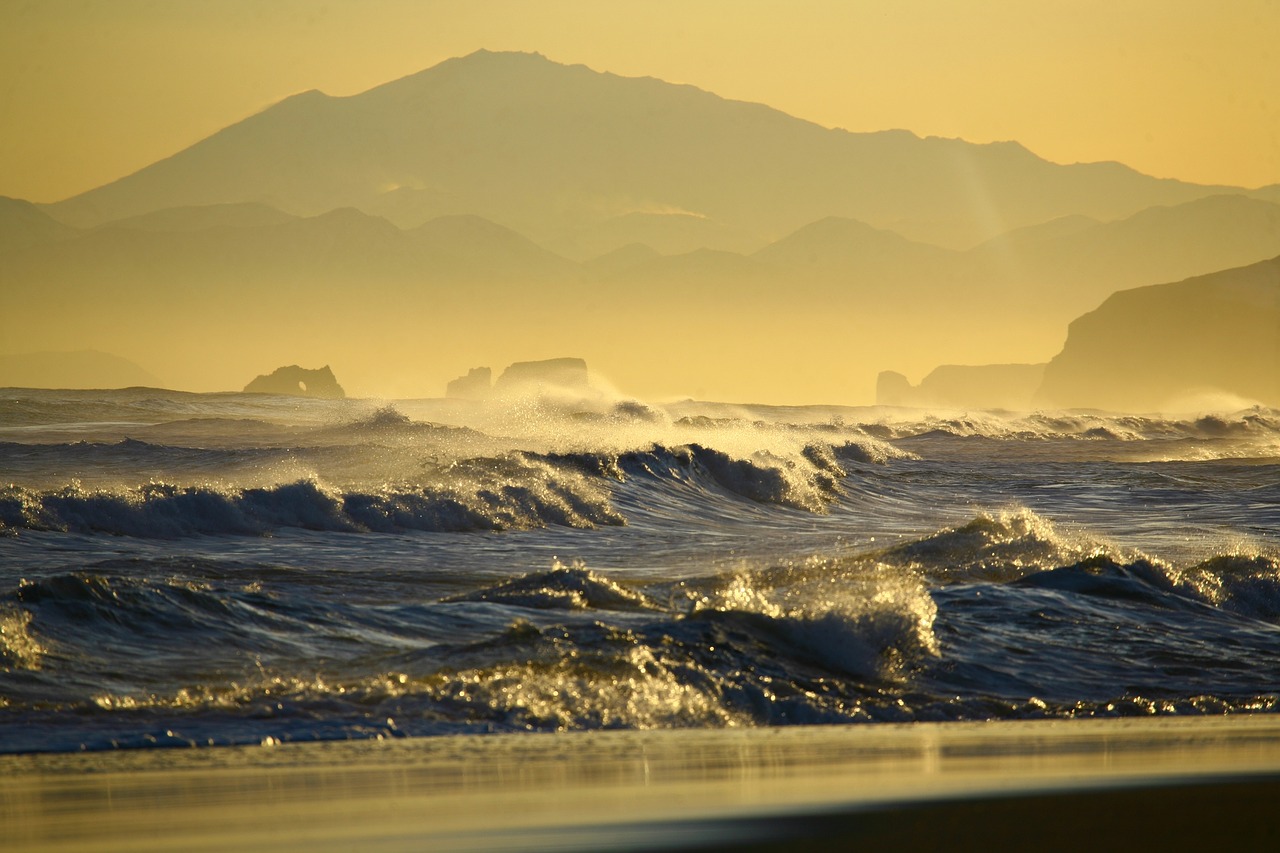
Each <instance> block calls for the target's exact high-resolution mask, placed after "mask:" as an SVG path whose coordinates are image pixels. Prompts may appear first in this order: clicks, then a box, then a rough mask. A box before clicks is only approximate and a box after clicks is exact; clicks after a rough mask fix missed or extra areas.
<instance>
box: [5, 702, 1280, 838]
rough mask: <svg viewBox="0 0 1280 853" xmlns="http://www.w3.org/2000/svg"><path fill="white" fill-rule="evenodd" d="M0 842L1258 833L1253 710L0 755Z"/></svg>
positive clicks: (1272, 728)
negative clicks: (1193, 715)
mask: <svg viewBox="0 0 1280 853" xmlns="http://www.w3.org/2000/svg"><path fill="white" fill-rule="evenodd" d="M0 792H2V794H3V796H2V797H0V803H2V805H0V824H3V825H4V826H5V827H6V830H5V835H6V845H5V847H6V849H7V850H11V851H26V850H42V851H76V850H98V851H102V850H135V851H142V850H176V849H182V850H228V849H236V850H265V849H270V850H400V849H432V850H600V849H637V850H639V849H720V848H723V849H771V848H772V847H773V846H775V845H776V846H778V847H779V849H780V848H781V846H782V845H787V844H793V843H797V842H804V843H806V844H808V845H809V846H813V845H815V844H816V845H818V847H819V849H823V845H831V846H832V847H834V846H837V845H839V846H845V845H847V844H851V843H855V842H857V843H884V844H894V845H896V846H902V847H903V848H904V849H921V848H922V847H925V848H927V847H928V846H930V845H937V846H938V847H939V848H940V849H968V848H973V849H977V848H978V847H979V846H989V845H996V846H997V847H999V846H1001V845H1003V844H1007V843H1012V842H1015V841H1016V842H1018V843H1020V844H1026V845H1028V846H1032V847H1034V848H1035V849H1041V850H1053V849H1068V848H1071V849H1077V845H1078V844H1079V843H1082V842H1087V843H1090V844H1091V845H1092V846H1094V847H1095V848H1097V849H1113V848H1118V847H1120V846H1126V845H1128V844H1130V843H1132V844H1142V845H1144V846H1145V845H1152V846H1159V847H1162V848H1163V849H1190V848H1192V847H1195V846H1197V845H1198V844H1202V843H1208V842H1214V843H1215V844H1216V843H1233V844H1234V843H1236V842H1237V841H1258V842H1261V841H1263V840H1265V839H1272V840H1274V838H1275V835H1276V832H1277V827H1280V818H1278V817H1277V815H1276V813H1275V810H1274V808H1273V804H1274V802H1275V799H1274V798H1275V795H1276V794H1277V793H1278V792H1280V720H1277V719H1275V718H1274V717H1270V716H1253V717H1251V716H1238V717H1228V718H1197V719H1172V718H1158V719H1115V720H1073V721H1017V722H999V723H986V722H976V723H949V724H929V723H914V724H909V725H892V724H891V725H855V726H813V727H802V728H789V729H745V730H665V731H596V732H582V733H562V734H530V735H501V736H492V737H491V736H458V737H443V738H420V739H419V738H410V739H402V740H392V741H360V742H328V743H311V744H281V745H267V746H254V747H225V748H213V749H166V750H133V751H120V752H106V753H87V754H47V755H16V756H4V757H0Z"/></svg>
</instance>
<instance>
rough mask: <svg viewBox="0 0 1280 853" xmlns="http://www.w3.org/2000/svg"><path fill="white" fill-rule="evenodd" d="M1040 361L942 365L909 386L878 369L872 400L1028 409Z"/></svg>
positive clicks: (887, 403) (1041, 375) (901, 378)
mask: <svg viewBox="0 0 1280 853" xmlns="http://www.w3.org/2000/svg"><path fill="white" fill-rule="evenodd" d="M1044 371H1045V366H1044V365H1043V364H983V365H973V366H970V365H958V364H944V365H942V366H941V367H937V368H934V370H933V371H932V372H931V373H930V374H929V375H928V376H926V377H925V378H924V379H923V380H921V382H920V384H919V385H912V384H911V383H910V382H908V381H907V378H906V377H905V376H903V375H902V374H901V373H895V372H894V371H892V370H886V371H884V372H882V373H881V374H880V376H879V378H878V379H877V381H876V403H877V404H879V405H882V406H920V407H923V408H928V407H931V406H932V407H940V408H951V409H1014V410H1025V409H1029V408H1031V404H1032V400H1033V398H1034V397H1035V394H1036V391H1037V389H1039V387H1040V383H1041V381H1042V379H1043V378H1044Z"/></svg>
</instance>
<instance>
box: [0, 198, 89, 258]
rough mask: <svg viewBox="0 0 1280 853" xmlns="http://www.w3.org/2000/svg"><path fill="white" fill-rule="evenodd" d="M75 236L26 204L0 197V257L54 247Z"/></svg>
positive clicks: (72, 231)
mask: <svg viewBox="0 0 1280 853" xmlns="http://www.w3.org/2000/svg"><path fill="white" fill-rule="evenodd" d="M75 234H76V230H75V229H74V228H70V227H68V226H66V225H63V224H62V223H61V222H58V221H57V220H56V219H54V218H53V217H51V216H49V214H47V213H45V212H44V211H42V210H40V208H38V207H36V205H34V204H32V203H31V202H29V201H23V200H22V199H18V198H8V197H6V196H0V253H4V252H8V251H11V250H13V249H25V248H27V247H29V246H39V245H43V244H46V243H56V242H58V241H59V240H65V239H67V238H68V237H71V236H73V235H75Z"/></svg>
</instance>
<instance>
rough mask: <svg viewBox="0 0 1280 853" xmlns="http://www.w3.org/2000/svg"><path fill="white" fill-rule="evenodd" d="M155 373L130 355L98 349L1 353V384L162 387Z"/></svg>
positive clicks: (0, 385) (6, 385)
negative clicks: (121, 355)
mask: <svg viewBox="0 0 1280 853" xmlns="http://www.w3.org/2000/svg"><path fill="white" fill-rule="evenodd" d="M160 384H161V383H160V380H159V379H157V378H156V377H155V375H154V374H152V373H150V372H148V371H147V370H144V369H143V368H141V367H139V366H138V365H137V364H136V363H134V362H132V361H130V360H129V359H127V358H121V357H120V356H118V355H112V354H111V353H105V352H99V351H97V350H77V351H73V352H29V353H21V354H15V355H0V387H4V388H131V387H134V386H139V385H141V386H146V387H149V388H158V387H160Z"/></svg>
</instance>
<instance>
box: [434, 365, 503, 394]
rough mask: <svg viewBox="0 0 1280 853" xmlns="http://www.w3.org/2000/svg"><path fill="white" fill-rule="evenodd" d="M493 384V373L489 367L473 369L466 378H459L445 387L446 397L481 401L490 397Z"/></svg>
mask: <svg viewBox="0 0 1280 853" xmlns="http://www.w3.org/2000/svg"><path fill="white" fill-rule="evenodd" d="M492 383H493V371H492V370H490V369H489V368H487V367H473V368H471V369H470V370H468V371H467V375H466V376H459V377H458V378H457V379H454V380H453V381H452V382H450V383H449V384H448V385H446V386H445V389H444V395H445V396H446V397H457V398H461V399H464V400H480V399H483V398H484V397H487V396H488V395H489V390H490V387H491V385H492Z"/></svg>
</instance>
